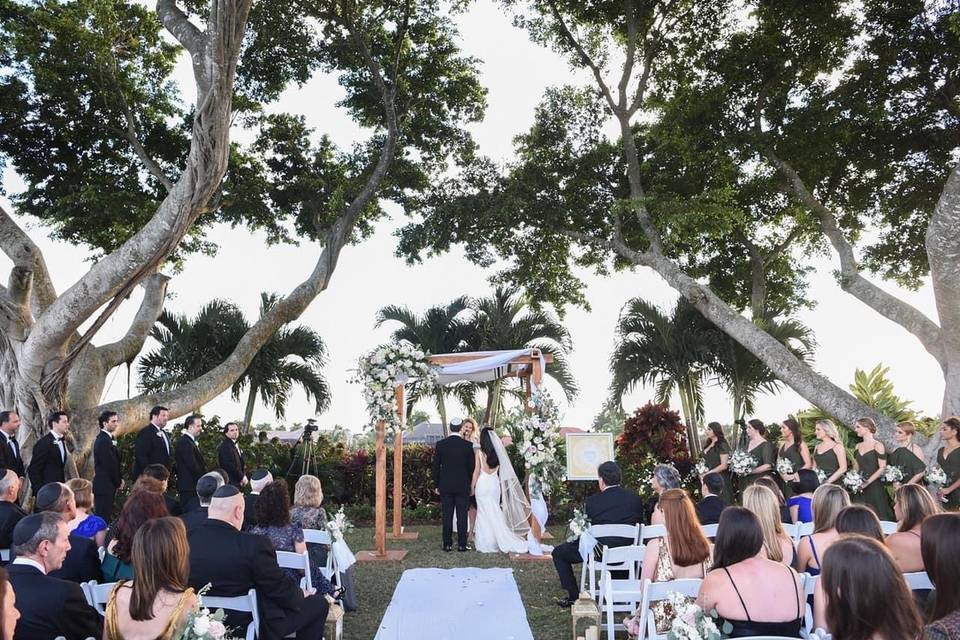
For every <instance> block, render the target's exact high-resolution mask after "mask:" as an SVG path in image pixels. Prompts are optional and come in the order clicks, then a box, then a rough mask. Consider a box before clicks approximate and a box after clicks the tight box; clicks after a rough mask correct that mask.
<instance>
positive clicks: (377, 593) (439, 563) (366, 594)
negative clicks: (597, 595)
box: [343, 526, 570, 640]
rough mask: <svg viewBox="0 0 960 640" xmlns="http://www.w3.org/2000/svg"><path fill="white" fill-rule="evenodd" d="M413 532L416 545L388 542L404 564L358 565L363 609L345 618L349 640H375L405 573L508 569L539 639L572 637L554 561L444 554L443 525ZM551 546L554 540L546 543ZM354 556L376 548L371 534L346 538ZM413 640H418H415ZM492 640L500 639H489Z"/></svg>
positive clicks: (361, 530)
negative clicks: (404, 551)
mask: <svg viewBox="0 0 960 640" xmlns="http://www.w3.org/2000/svg"><path fill="white" fill-rule="evenodd" d="M408 530H409V531H417V532H418V533H419V534H420V538H419V539H418V540H408V541H405V540H396V541H395V540H387V548H388V549H407V550H408V551H409V553H408V554H407V557H406V559H404V561H403V562H358V563H357V564H356V588H357V597H358V599H359V601H360V610H359V611H354V612H350V613H347V614H346V616H345V617H344V623H343V637H344V639H345V640H372V639H373V637H374V636H375V635H376V634H377V627H378V626H379V625H380V621H381V620H382V619H383V612H384V611H385V610H386V608H387V605H388V604H389V603H390V599H391V598H392V597H393V590H394V589H395V588H396V586H397V583H398V582H399V581H400V576H401V575H402V574H403V572H404V571H405V570H407V569H415V568H419V567H439V568H441V569H445V568H450V569H452V568H455V567H481V568H486V567H505V568H512V569H513V575H514V578H515V579H516V581H517V587H518V588H519V589H520V597H521V598H522V599H523V606H524V608H525V609H526V610H527V622H528V623H529V624H530V629H531V631H533V637H534V638H535V639H536V640H565V639H566V638H569V637H570V611H569V610H568V609H561V608H559V607H558V606H557V605H556V604H554V599H555V598H556V597H557V596H559V595H562V591H561V590H560V582H559V581H558V580H557V573H556V571H555V570H554V568H553V563H552V562H512V561H511V560H510V557H509V556H508V555H506V554H494V553H477V552H476V551H467V552H466V553H458V552H457V551H453V552H452V553H444V552H443V551H442V550H441V548H440V527H439V526H412V527H409V529H408ZM548 542H552V541H548ZM347 543H348V544H349V545H350V548H351V549H352V550H353V551H355V552H356V551H360V550H362V549H372V548H373V529H372V528H358V529H354V530H353V531H351V532H350V533H349V534H348V535H347ZM410 640H416V639H415V638H411V639H410ZM491 640H496V639H494V638H491Z"/></svg>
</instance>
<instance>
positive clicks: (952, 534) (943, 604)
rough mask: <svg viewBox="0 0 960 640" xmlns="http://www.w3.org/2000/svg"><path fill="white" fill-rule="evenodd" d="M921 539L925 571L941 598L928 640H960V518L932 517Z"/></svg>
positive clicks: (925, 521) (923, 530)
mask: <svg viewBox="0 0 960 640" xmlns="http://www.w3.org/2000/svg"><path fill="white" fill-rule="evenodd" d="M921 535H922V540H921V542H920V550H921V553H922V555H923V568H924V570H926V572H927V576H928V577H929V578H930V581H931V582H932V583H933V587H934V589H936V594H937V595H936V598H934V606H933V611H932V614H931V616H930V619H931V620H932V622H931V623H930V624H929V625H927V627H926V629H925V631H926V640H960V580H958V579H957V576H960V514H957V513H938V514H935V515H932V516H930V517H929V518H927V519H926V520H924V521H923V529H922V531H921Z"/></svg>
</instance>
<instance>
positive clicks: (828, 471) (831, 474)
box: [813, 419, 847, 484]
mask: <svg viewBox="0 0 960 640" xmlns="http://www.w3.org/2000/svg"><path fill="white" fill-rule="evenodd" d="M814 432H815V433H816V436H817V440H819V441H820V442H819V443H818V444H817V446H816V447H814V448H813V468H814V469H816V470H818V471H820V472H821V473H822V474H823V481H822V483H823V484H833V483H835V482H837V481H839V480H840V478H842V477H843V474H845V473H846V472H847V450H846V449H844V448H843V444H841V443H840V432H839V431H837V425H835V424H833V421H832V420H827V419H824V420H817V424H816V426H815V427H814Z"/></svg>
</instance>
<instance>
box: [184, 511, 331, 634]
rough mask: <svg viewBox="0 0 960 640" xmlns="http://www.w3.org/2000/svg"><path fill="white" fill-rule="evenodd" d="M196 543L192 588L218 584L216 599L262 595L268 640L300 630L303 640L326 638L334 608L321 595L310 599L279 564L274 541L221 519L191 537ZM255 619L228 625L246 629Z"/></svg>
mask: <svg viewBox="0 0 960 640" xmlns="http://www.w3.org/2000/svg"><path fill="white" fill-rule="evenodd" d="M187 538H188V541H189V543H190V580H189V583H190V586H191V587H194V588H197V589H199V588H200V587H202V586H204V585H205V584H207V583H210V584H212V585H213V588H211V589H210V592H209V593H210V595H211V596H228V597H229V596H238V595H242V594H245V593H247V591H249V590H250V589H251V588H253V589H256V590H257V601H258V605H259V608H260V634H259V637H260V638H262V640H274V639H279V638H283V637H284V636H286V635H288V634H290V633H292V632H294V631H296V632H297V638H310V640H316V639H317V638H322V637H323V625H324V621H325V620H326V618H327V611H328V609H329V606H328V605H327V601H326V599H325V598H324V597H323V596H321V595H313V596H310V597H306V598H305V597H304V595H303V591H302V590H301V589H300V587H299V585H298V584H297V583H296V582H294V581H293V580H291V579H290V578H289V577H288V576H287V575H286V574H285V573H283V571H281V570H280V567H279V566H278V565H277V554H276V551H274V549H273V545H272V544H271V543H270V540H268V539H267V538H265V537H263V536H258V535H254V534H252V533H243V532H240V531H237V530H236V529H234V528H233V526H231V525H230V524H228V523H226V522H222V521H220V520H207V522H206V524H203V525H200V526H198V527H196V528H195V529H193V530H192V531H191V532H190V533H189V535H188V536H187ZM249 620H250V618H249V616H244V615H243V614H240V613H236V612H229V613H228V614H227V620H226V625H227V626H228V627H237V628H240V629H245V628H246V625H247V624H248V623H249Z"/></svg>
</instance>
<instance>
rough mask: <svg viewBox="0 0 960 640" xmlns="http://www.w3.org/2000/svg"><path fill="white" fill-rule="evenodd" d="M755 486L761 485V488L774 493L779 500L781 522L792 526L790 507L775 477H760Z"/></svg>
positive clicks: (778, 511) (778, 509) (778, 507)
mask: <svg viewBox="0 0 960 640" xmlns="http://www.w3.org/2000/svg"><path fill="white" fill-rule="evenodd" d="M754 484H759V485H760V486H761V487H766V488H767V489H770V491H773V495H774V496H776V498H777V513H779V514H780V522H784V523H786V524H792V523H793V520H791V519H790V507H788V506H787V500H786V498H784V497H783V491H781V490H780V485H778V484H777V481H776V480H775V479H774V478H773V476H760V477H759V478H757V479H756V481H754Z"/></svg>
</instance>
